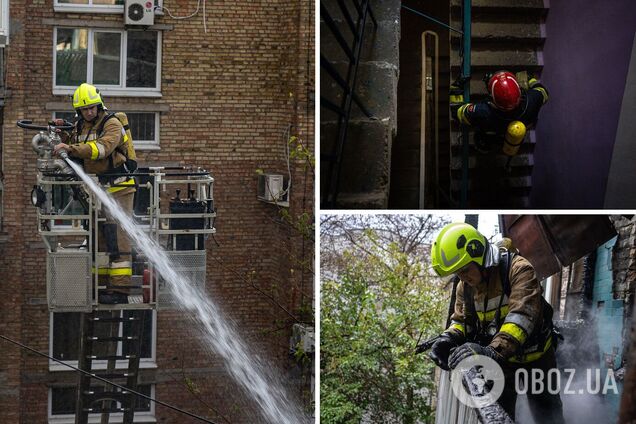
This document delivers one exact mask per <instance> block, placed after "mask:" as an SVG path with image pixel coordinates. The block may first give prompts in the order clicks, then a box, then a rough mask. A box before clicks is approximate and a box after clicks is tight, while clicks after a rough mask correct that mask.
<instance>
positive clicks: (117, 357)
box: [86, 355, 137, 361]
mask: <svg viewBox="0 0 636 424" xmlns="http://www.w3.org/2000/svg"><path fill="white" fill-rule="evenodd" d="M136 357H137V355H105V356H96V355H86V359H92V360H93V361H99V360H105V359H107V360H115V361H119V360H126V359H135V358H136Z"/></svg>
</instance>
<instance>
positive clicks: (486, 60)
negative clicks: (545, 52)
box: [451, 49, 543, 69]
mask: <svg viewBox="0 0 636 424" xmlns="http://www.w3.org/2000/svg"><path fill="white" fill-rule="evenodd" d="M471 65H472V66H475V67H482V68H483V67H489V68H492V67H494V68H498V69H511V68H512V69H514V68H528V67H541V66H543V63H542V62H541V61H540V60H539V58H538V57H537V52H536V51H535V50H534V49H526V50H496V51H494V50H477V49H473V50H472V55H471ZM451 66H452V67H456V68H459V67H460V66H461V60H460V58H459V56H458V55H453V57H452V58H451Z"/></svg>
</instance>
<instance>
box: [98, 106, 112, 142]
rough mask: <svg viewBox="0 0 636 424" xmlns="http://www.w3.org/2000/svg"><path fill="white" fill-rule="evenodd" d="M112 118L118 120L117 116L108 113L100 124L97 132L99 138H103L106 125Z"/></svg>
mask: <svg viewBox="0 0 636 424" xmlns="http://www.w3.org/2000/svg"><path fill="white" fill-rule="evenodd" d="M111 118H116V116H115V114H114V113H111V112H108V113H107V114H106V116H105V117H104V119H103V120H102V122H101V123H100V124H99V128H97V131H96V132H95V133H96V134H97V137H101V136H102V134H103V133H104V125H106V122H108V120H110V119H111Z"/></svg>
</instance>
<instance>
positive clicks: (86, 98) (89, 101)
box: [73, 83, 104, 109]
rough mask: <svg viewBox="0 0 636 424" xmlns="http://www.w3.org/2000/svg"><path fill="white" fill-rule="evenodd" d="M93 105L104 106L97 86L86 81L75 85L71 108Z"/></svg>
mask: <svg viewBox="0 0 636 424" xmlns="http://www.w3.org/2000/svg"><path fill="white" fill-rule="evenodd" d="M94 105H100V106H102V107H103V106H104V103H103V102H102V96H100V94H99V90H98V89H97V87H95V86H94V85H90V84H87V83H84V84H82V85H80V86H79V87H77V90H75V93H73V109H83V108H85V107H90V106H94Z"/></svg>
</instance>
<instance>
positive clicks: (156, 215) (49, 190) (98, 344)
mask: <svg viewBox="0 0 636 424" xmlns="http://www.w3.org/2000/svg"><path fill="white" fill-rule="evenodd" d="M18 126H19V127H21V128H24V129H28V130H36V131H38V133H37V134H36V135H35V136H34V137H33V139H32V142H31V143H32V147H33V150H34V151H35V152H36V153H37V156H38V158H37V182H36V184H35V185H34V186H33V190H32V192H31V200H32V203H33V206H35V207H36V210H37V227H38V232H39V234H40V236H41V238H42V240H43V241H44V244H45V245H46V249H47V257H46V270H47V272H46V287H47V302H48V307H49V310H50V311H52V312H79V313H80V341H79V352H78V367H79V368H80V369H81V370H83V371H86V372H87V373H89V375H86V374H80V375H79V378H78V383H77V389H76V405H75V423H76V424H87V423H88V422H89V418H90V417H91V416H92V417H96V415H95V414H100V415H101V423H102V424H105V423H108V422H109V419H110V415H111V414H122V415H121V417H122V418H121V419H122V420H123V423H125V424H128V423H132V422H133V420H134V414H135V409H136V405H137V404H138V396H136V395H135V394H134V393H132V391H137V389H138V383H139V368H140V362H141V356H142V349H143V343H144V329H145V328H146V327H147V326H146V325H145V323H147V322H146V320H149V319H152V315H151V314H150V313H149V312H152V311H154V310H157V309H161V307H162V306H163V307H170V306H171V305H172V303H173V301H174V299H172V297H171V295H170V290H169V287H168V283H167V282H165V281H163V280H162V279H161V278H160V277H159V276H157V274H156V273H155V270H154V266H153V264H152V262H150V261H149V260H148V258H146V256H145V255H144V254H143V252H141V251H139V250H137V249H136V247H135V245H134V241H133V240H131V245H132V252H131V253H132V269H133V275H132V283H133V285H132V287H131V289H130V290H131V296H128V299H131V298H133V297H134V298H135V299H136V301H135V303H118V304H104V303H100V293H103V292H104V290H107V289H109V286H108V285H107V283H106V284H105V283H104V280H103V279H101V281H100V278H99V272H98V271H96V270H98V269H99V267H98V265H97V264H99V263H104V261H106V262H107V259H108V255H109V254H110V252H104V251H99V249H98V246H99V245H100V244H99V243H98V238H99V236H100V235H99V231H97V227H98V224H99V223H102V222H104V221H105V220H106V218H105V212H106V211H105V210H104V209H105V207H104V208H102V204H101V202H100V200H99V198H98V197H97V196H96V195H95V193H93V192H91V191H90V189H89V188H88V187H87V185H86V184H85V183H84V182H83V181H82V180H81V178H79V177H78V176H77V175H75V173H74V171H73V170H72V168H71V167H70V166H69V165H68V163H66V160H65V159H62V158H56V157H53V156H52V151H53V147H54V146H55V144H57V143H59V142H60V137H59V131H65V130H70V129H71V128H72V126H71V125H70V124H68V123H67V124H65V125H61V126H60V125H57V126H56V125H55V124H54V123H53V122H49V124H48V125H34V124H33V123H32V122H31V121H28V120H21V121H18ZM116 176H117V177H119V176H131V177H134V178H135V187H136V193H135V199H134V211H133V216H132V218H133V219H134V221H135V224H136V225H138V226H140V227H141V228H142V229H143V230H144V232H145V233H146V234H147V235H148V236H149V237H150V238H151V239H153V240H155V241H156V242H157V243H158V244H159V245H160V246H162V247H163V248H164V250H165V253H166V255H167V256H168V259H169V260H170V261H171V265H172V267H173V268H174V269H175V270H176V271H178V272H179V273H180V274H182V275H184V276H185V277H187V279H188V281H189V282H191V283H192V284H195V285H199V286H204V285H205V281H206V249H205V240H206V238H207V237H208V236H209V235H211V234H214V233H215V232H216V230H215V228H214V219H215V217H216V212H215V208H214V197H213V184H214V178H213V177H212V176H211V175H210V173H209V172H208V171H206V170H205V169H202V168H199V167H194V166H179V167H149V168H139V169H137V170H136V171H135V172H134V173H131V174H117V175H116ZM94 178H95V179H96V178H97V177H94ZM92 375H94V376H98V377H101V378H103V379H106V380H108V381H112V382H114V383H116V384H118V385H119V386H122V387H125V389H121V388H118V387H115V386H113V385H111V384H109V383H105V382H103V381H102V380H96V379H94V378H92ZM91 414H93V415H91ZM93 419H94V418H93ZM118 419H119V416H118Z"/></svg>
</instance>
